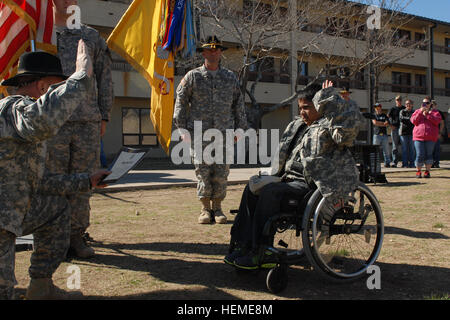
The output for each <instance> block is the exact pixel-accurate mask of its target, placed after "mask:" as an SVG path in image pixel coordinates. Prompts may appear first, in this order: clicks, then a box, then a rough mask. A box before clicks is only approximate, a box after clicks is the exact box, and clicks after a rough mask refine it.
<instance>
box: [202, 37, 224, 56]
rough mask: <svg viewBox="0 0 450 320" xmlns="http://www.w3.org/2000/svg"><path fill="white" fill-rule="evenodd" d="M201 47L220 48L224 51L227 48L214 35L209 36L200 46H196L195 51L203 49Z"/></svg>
mask: <svg viewBox="0 0 450 320" xmlns="http://www.w3.org/2000/svg"><path fill="white" fill-rule="evenodd" d="M203 49H220V50H222V51H225V50H227V49H228V48H226V47H224V46H223V45H222V42H221V41H220V40H219V39H218V38H217V37H216V36H210V37H208V40H206V42H205V43H203V44H202V46H201V47H200V48H197V51H200V52H201V51H203Z"/></svg>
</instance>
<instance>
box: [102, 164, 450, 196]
mask: <svg viewBox="0 0 450 320" xmlns="http://www.w3.org/2000/svg"><path fill="white" fill-rule="evenodd" d="M440 167H441V169H434V168H433V169H432V171H433V170H442V169H450V161H448V160H445V161H441V163H440ZM415 170H416V169H414V168H411V169H410V168H383V167H382V169H381V171H382V172H383V173H391V172H403V171H410V172H415ZM258 172H259V168H232V169H231V170H230V175H229V177H228V184H229V185H232V184H243V183H247V182H248V178H249V177H251V176H252V175H255V174H258ZM196 186H197V179H196V177H195V174H194V170H192V169H180V170H177V169H168V170H162V169H161V170H159V169H158V170H132V171H130V172H129V173H128V174H127V175H126V176H125V177H123V178H122V179H120V180H119V181H118V182H117V183H115V184H112V185H110V186H108V187H106V188H104V189H97V190H96V192H102V193H104V192H120V191H131V190H151V189H163V188H171V187H196Z"/></svg>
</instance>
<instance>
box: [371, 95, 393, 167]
mask: <svg viewBox="0 0 450 320" xmlns="http://www.w3.org/2000/svg"><path fill="white" fill-rule="evenodd" d="M374 107H375V119H372V123H373V125H374V127H373V144H374V145H381V148H382V150H383V157H384V167H385V168H389V167H390V164H391V158H390V154H391V153H390V152H389V140H388V134H387V127H388V126H389V118H388V116H387V115H386V114H385V113H384V112H383V110H382V105H381V103H376V104H375V106H374Z"/></svg>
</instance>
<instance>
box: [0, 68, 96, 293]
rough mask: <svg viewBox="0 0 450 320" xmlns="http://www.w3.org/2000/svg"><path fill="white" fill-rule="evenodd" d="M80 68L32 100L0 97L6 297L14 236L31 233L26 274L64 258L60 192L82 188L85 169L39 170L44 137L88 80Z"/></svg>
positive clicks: (47, 270)
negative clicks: (64, 171) (71, 172)
mask: <svg viewBox="0 0 450 320" xmlns="http://www.w3.org/2000/svg"><path fill="white" fill-rule="evenodd" d="M90 82H91V81H90V80H89V78H88V77H87V76H86V74H85V72H83V71H80V72H77V73H75V74H73V75H72V76H71V77H70V78H68V79H67V80H66V82H65V83H63V84H57V85H53V86H51V87H50V88H49V90H48V91H47V93H46V94H45V95H43V96H41V97H40V98H39V99H37V100H35V99H32V98H30V97H24V96H20V95H15V96H10V97H7V98H4V99H2V100H1V101H0V194H1V198H0V298H7V299H8V298H11V297H12V291H13V287H14V285H15V284H16V281H15V276H14V259H15V239H16V237H17V236H21V235H26V234H30V233H33V234H34V251H33V254H32V256H31V266H30V269H29V273H30V277H31V278H32V279H40V278H51V276H52V274H53V272H54V271H55V270H56V268H57V267H58V266H59V264H60V263H61V261H62V260H63V259H64V258H65V253H66V251H67V249H68V245H69V237H70V208H69V207H68V203H67V200H66V198H65V197H61V196H60V195H61V194H66V193H74V192H80V191H86V192H87V191H88V190H90V188H91V185H90V180H89V175H88V174H74V175H54V174H52V175H50V174H48V175H44V164H45V157H46V143H45V142H44V140H46V139H48V138H49V137H51V136H52V135H54V134H56V133H57V132H58V129H59V128H60V127H61V126H62V125H63V124H64V122H65V121H66V120H67V119H68V118H69V116H70V115H71V114H72V112H73V111H74V110H75V109H76V107H77V106H78V105H79V103H80V102H81V101H82V100H83V99H84V96H85V93H86V92H87V91H88V89H89V86H90Z"/></svg>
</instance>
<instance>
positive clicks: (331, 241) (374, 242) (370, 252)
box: [302, 184, 384, 281]
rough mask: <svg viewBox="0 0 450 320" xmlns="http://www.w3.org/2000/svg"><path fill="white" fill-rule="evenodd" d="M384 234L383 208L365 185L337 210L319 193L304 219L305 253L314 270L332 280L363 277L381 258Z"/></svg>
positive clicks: (313, 197)
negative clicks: (378, 258) (379, 257)
mask: <svg viewBox="0 0 450 320" xmlns="http://www.w3.org/2000/svg"><path fill="white" fill-rule="evenodd" d="M383 235H384V223H383V215H382V211H381V207H380V205H379V203H378V201H377V199H376V197H375V195H374V194H373V193H372V191H370V189H369V188H367V187H366V186H365V185H364V184H360V185H359V186H358V187H357V189H356V190H355V191H354V192H352V193H351V194H350V195H349V196H348V199H347V200H346V201H345V204H344V207H343V208H341V209H339V210H337V211H335V210H333V209H330V208H328V207H327V205H326V201H325V199H324V198H323V197H322V195H321V194H320V192H319V191H318V190H317V191H316V192H315V193H314V194H313V196H312V197H311V198H310V200H309V202H308V205H307V207H306V210H305V214H304V216H303V233H302V240H303V246H304V249H305V253H306V255H307V257H308V259H309V261H310V263H311V264H312V265H313V267H314V269H316V270H318V271H319V272H320V274H321V275H324V276H326V277H327V278H331V279H332V280H338V281H345V280H354V279H357V278H359V277H362V276H363V275H364V274H365V272H366V270H367V268H368V267H369V266H370V265H372V264H373V263H374V262H375V260H376V259H377V257H378V255H379V253H380V250H381V246H382V242H383Z"/></svg>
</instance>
